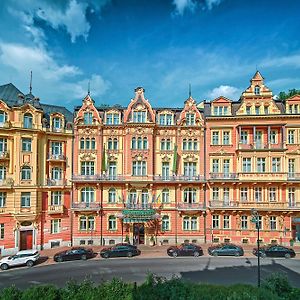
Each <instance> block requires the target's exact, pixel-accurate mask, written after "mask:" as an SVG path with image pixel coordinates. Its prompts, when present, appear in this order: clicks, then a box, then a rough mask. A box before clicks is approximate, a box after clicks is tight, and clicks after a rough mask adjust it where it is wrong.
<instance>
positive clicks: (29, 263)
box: [26, 260, 34, 268]
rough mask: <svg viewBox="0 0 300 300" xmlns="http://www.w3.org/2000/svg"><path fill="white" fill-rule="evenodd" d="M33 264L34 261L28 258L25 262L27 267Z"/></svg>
mask: <svg viewBox="0 0 300 300" xmlns="http://www.w3.org/2000/svg"><path fill="white" fill-rule="evenodd" d="M33 264H34V262H33V261H32V260H28V261H27V262H26V266H27V267H30V268H31V267H32V266H33Z"/></svg>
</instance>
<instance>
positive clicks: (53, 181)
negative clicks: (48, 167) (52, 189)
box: [45, 178, 67, 186]
mask: <svg viewBox="0 0 300 300" xmlns="http://www.w3.org/2000/svg"><path fill="white" fill-rule="evenodd" d="M45 185H46V186H65V185H67V180H65V179H51V178H48V179H47V180H46V184H45Z"/></svg>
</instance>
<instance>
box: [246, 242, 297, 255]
mask: <svg viewBox="0 0 300 300" xmlns="http://www.w3.org/2000/svg"><path fill="white" fill-rule="evenodd" d="M252 253H253V254H254V255H255V256H257V255H258V251H257V248H254V249H253V251H252ZM259 253H260V254H259V256H260V257H285V258H291V257H295V256H296V253H295V251H294V250H293V249H292V248H287V247H284V246H281V245H271V246H267V247H261V248H259Z"/></svg>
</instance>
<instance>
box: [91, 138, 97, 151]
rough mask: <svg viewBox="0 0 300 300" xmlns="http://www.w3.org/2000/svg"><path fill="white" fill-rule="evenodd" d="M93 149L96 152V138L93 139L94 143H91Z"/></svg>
mask: <svg viewBox="0 0 300 300" xmlns="http://www.w3.org/2000/svg"><path fill="white" fill-rule="evenodd" d="M91 149H92V150H95V149H96V140H95V138H92V141H91Z"/></svg>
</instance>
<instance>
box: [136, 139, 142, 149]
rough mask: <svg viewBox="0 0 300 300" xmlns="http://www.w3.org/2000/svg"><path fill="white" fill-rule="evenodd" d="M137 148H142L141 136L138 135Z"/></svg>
mask: <svg viewBox="0 0 300 300" xmlns="http://www.w3.org/2000/svg"><path fill="white" fill-rule="evenodd" d="M137 148H138V149H143V140H142V138H141V137H138V140H137Z"/></svg>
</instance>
